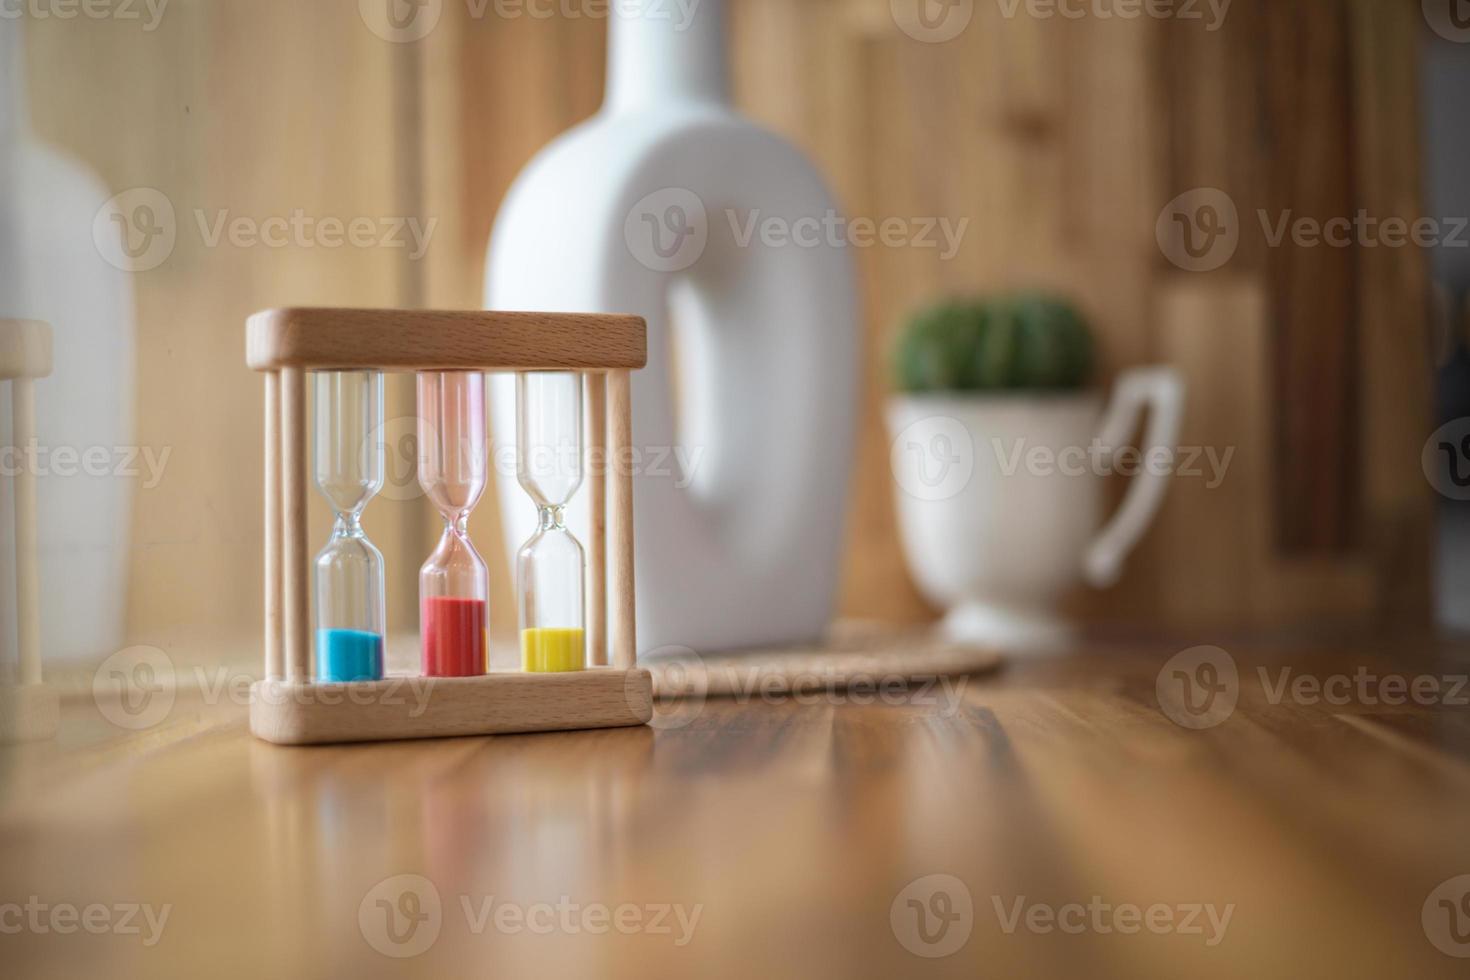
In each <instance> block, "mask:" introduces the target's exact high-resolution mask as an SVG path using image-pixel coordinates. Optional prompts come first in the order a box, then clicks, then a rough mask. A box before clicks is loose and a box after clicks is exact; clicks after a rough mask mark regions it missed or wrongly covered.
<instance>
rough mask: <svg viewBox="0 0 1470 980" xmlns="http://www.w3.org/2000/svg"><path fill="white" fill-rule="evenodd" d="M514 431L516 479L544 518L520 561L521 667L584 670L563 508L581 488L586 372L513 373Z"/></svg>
mask: <svg viewBox="0 0 1470 980" xmlns="http://www.w3.org/2000/svg"><path fill="white" fill-rule="evenodd" d="M516 430H517V447H516V476H517V478H518V479H519V481H520V484H521V487H522V488H523V489H524V490H525V491H526V493H528V494H530V496H531V499H532V501H534V502H535V504H536V509H537V512H538V517H539V519H538V521H537V528H536V532H535V533H534V534H532V535H531V537H530V539H529V540H528V541H527V542H526V543H525V545H523V546H522V547H521V550H520V554H519V555H518V556H517V558H516V591H517V602H518V605H519V607H520V628H521V666H522V668H523V669H524V670H527V671H533V672H538V673H541V672H552V671H566V670H581V669H582V668H583V667H584V666H586V661H587V655H586V644H585V639H584V638H585V634H584V632H583V628H582V572H583V566H584V563H585V562H584V558H583V554H582V545H581V544H579V543H578V541H577V539H576V538H574V537H573V536H572V533H571V532H570V531H568V530H567V527H566V523H565V519H564V516H563V510H562V509H563V507H564V506H565V505H566V503H567V502H568V501H569V500H571V498H572V495H573V494H574V493H576V492H577V488H578V487H579V486H580V485H581V483H582V378H581V375H578V374H572V373H566V372H523V373H521V374H518V375H516Z"/></svg>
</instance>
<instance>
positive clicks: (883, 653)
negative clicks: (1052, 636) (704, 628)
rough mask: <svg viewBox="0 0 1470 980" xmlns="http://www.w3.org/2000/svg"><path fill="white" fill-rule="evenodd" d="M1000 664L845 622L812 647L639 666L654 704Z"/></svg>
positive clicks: (873, 684)
mask: <svg viewBox="0 0 1470 980" xmlns="http://www.w3.org/2000/svg"><path fill="white" fill-rule="evenodd" d="M1002 661H1003V657H1002V656H1001V654H1000V653H998V652H997V651H995V650H990V649H982V648H976V647H972V646H963V645H961V644H957V643H952V642H948V641H946V640H944V639H943V638H942V637H940V636H938V635H937V634H936V633H935V632H934V631H933V630H932V629H930V628H894V627H891V626H873V625H867V624H852V623H844V624H839V625H837V626H835V627H833V629H832V631H831V633H830V634H829V635H828V636H827V637H826V638H825V639H824V640H823V641H822V642H821V643H819V644H814V645H811V646H802V647H782V648H772V649H754V650H729V651H721V652H719V653H705V654H700V653H696V652H695V651H693V650H684V651H676V652H660V653H657V654H655V655H652V656H647V657H643V658H641V659H640V660H639V663H638V665H639V666H640V667H645V668H647V669H648V670H649V672H650V673H652V674H653V690H654V695H655V696H656V697H659V698H680V697H687V696H690V695H697V696H707V697H728V696H736V695H750V694H775V695H784V694H791V693H802V692H812V691H823V690H826V691H842V690H848V689H850V688H851V689H856V688H864V689H870V690H877V689H880V688H882V689H888V688H891V687H894V686H903V685H912V684H921V683H927V682H932V681H934V680H935V679H936V678H939V677H949V676H958V675H962V674H982V673H988V672H990V671H993V670H996V669H997V668H999V667H1000V665H1001V663H1002Z"/></svg>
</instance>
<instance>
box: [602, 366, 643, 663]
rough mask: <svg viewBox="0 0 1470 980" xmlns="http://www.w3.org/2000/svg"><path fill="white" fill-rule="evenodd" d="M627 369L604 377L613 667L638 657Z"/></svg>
mask: <svg viewBox="0 0 1470 980" xmlns="http://www.w3.org/2000/svg"><path fill="white" fill-rule="evenodd" d="M630 388H631V381H630V378H629V375H628V372H627V371H626V370H622V371H613V372H611V373H609V375H608V378H607V414H608V420H607V421H608V462H609V466H610V468H611V469H612V471H613V474H612V482H611V490H612V493H611V496H612V543H611V546H610V550H611V552H612V555H611V557H612V593H613V610H614V616H615V619H614V625H615V627H616V630H615V632H614V634H613V652H612V660H613V666H614V667H616V668H618V669H620V670H632V669H633V668H634V667H635V666H636V665H637V660H638V634H637V628H636V626H635V616H636V612H635V610H636V602H635V593H634V583H633V460H632V451H633V405H632V393H631V391H630Z"/></svg>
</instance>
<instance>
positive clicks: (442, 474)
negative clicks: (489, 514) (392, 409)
mask: <svg viewBox="0 0 1470 980" xmlns="http://www.w3.org/2000/svg"><path fill="white" fill-rule="evenodd" d="M418 415H419V423H418V442H419V483H420V485H421V486H423V488H424V492H425V493H427V494H428V497H429V501H430V503H432V504H433V505H434V507H435V508H436V509H437V510H438V511H439V515H440V516H441V517H442V518H443V519H444V533H443V534H442V535H441V536H440V538H439V544H438V546H437V547H436V548H435V549H434V552H433V554H431V555H429V559H428V561H426V562H425V563H424V566H423V568H421V569H420V570H419V617H420V618H419V632H420V635H421V638H422V646H423V668H424V674H425V675H427V676H430V677H467V676H471V675H474V674H483V673H484V672H485V667H486V660H485V653H486V646H487V639H486V629H487V628H488V625H489V620H488V613H487V607H488V600H489V596H490V572H489V569H488V568H487V567H486V565H485V561H484V559H483V558H481V557H480V555H479V553H478V552H477V551H476V550H475V546H474V545H473V544H472V543H471V542H470V537H469V517H470V512H471V511H472V510H474V508H475V505H476V504H477V503H479V502H480V495H481V494H483V493H484V492H485V483H486V479H487V476H488V468H487V465H486V463H487V458H486V445H485V376H484V375H483V374H482V373H480V372H478V371H445V372H424V373H421V374H420V375H419V376H418Z"/></svg>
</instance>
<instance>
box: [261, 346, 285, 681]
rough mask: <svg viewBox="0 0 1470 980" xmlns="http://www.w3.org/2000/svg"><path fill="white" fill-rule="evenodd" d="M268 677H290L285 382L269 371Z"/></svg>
mask: <svg viewBox="0 0 1470 980" xmlns="http://www.w3.org/2000/svg"><path fill="white" fill-rule="evenodd" d="M265 676H266V677H267V678H269V679H270V680H273V681H275V680H280V679H281V678H283V677H285V676H286V669H285V650H284V644H283V643H282V636H281V379H280V375H279V374H278V373H276V372H275V371H267V372H265Z"/></svg>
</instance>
